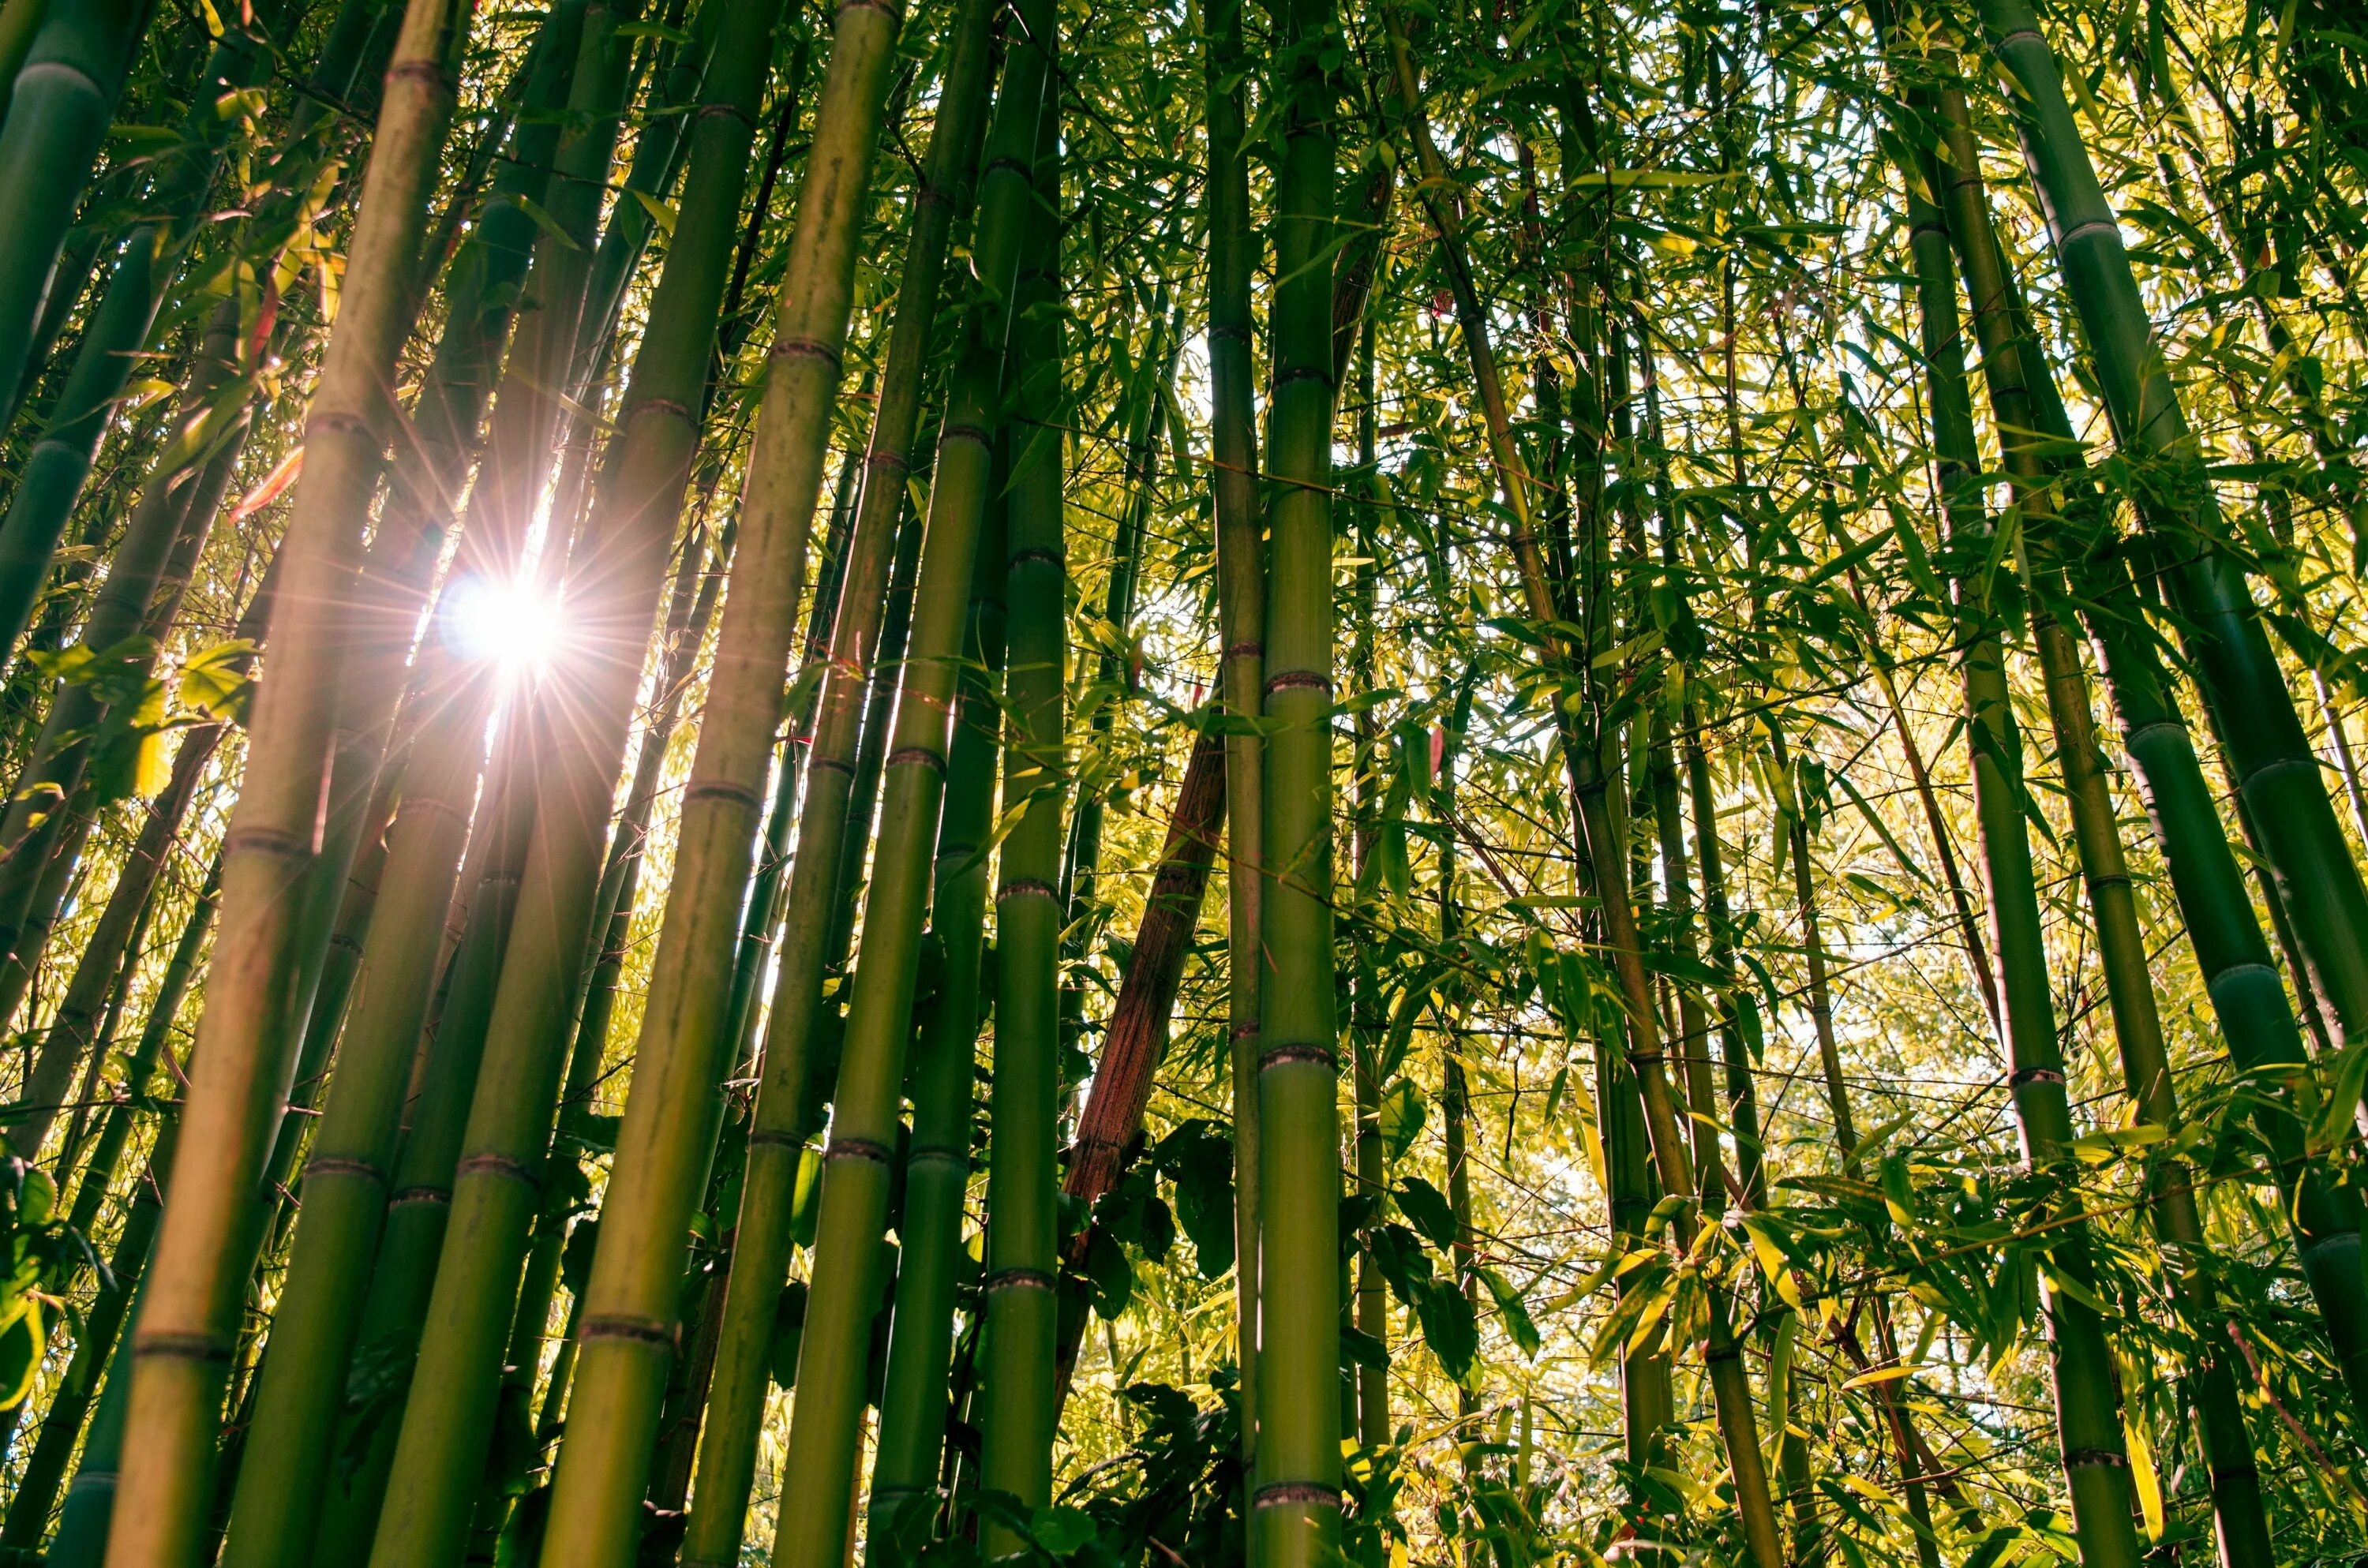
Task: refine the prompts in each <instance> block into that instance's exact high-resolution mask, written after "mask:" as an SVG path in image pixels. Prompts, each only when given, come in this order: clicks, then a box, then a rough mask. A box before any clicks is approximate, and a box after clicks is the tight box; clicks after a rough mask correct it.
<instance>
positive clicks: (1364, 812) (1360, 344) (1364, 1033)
mask: <svg viewBox="0 0 2368 1568" xmlns="http://www.w3.org/2000/svg"><path fill="white" fill-rule="evenodd" d="M1373 385H1374V382H1373V318H1372V314H1371V313H1370V312H1368V313H1367V314H1366V316H1365V317H1364V320H1363V322H1362V324H1361V325H1360V328H1359V330H1358V333H1357V391H1358V398H1357V483H1356V500H1355V507H1356V510H1355V513H1354V516H1355V518H1356V551H1357V554H1358V556H1359V558H1360V562H1361V564H1360V565H1359V566H1358V568H1357V576H1356V589H1355V598H1354V600H1353V601H1352V602H1353V608H1352V609H1351V611H1350V620H1351V627H1352V630H1351V631H1350V637H1351V639H1352V641H1351V642H1350V644H1349V667H1350V668H1352V669H1359V670H1370V669H1372V667H1373V619H1374V604H1375V597H1376V589H1377V586H1378V585H1379V582H1380V576H1381V574H1380V572H1379V570H1378V569H1377V566H1376V563H1375V556H1374V553H1373V552H1374V551H1376V550H1377V549H1378V548H1379V544H1378V541H1377V540H1376V538H1375V532H1376V518H1375V517H1374V511H1375V505H1374V504H1375V502H1376V501H1377V499H1378V498H1379V493H1380V484H1381V481H1380V471H1379V468H1378V466H1377V465H1378V463H1379V461H1380V452H1379V447H1380V440H1381V414H1380V410H1379V408H1378V407H1377V405H1376V403H1375V402H1374V391H1373ZM1374 729H1375V720H1374V718H1373V710H1372V708H1370V707H1366V708H1360V709H1359V710H1357V719H1356V747H1355V751H1354V753H1353V759H1352V760H1351V762H1350V764H1349V778H1350V780H1351V784H1350V787H1351V789H1352V790H1354V791H1355V796H1354V805H1353V807H1352V814H1353V819H1354V824H1355V839H1354V842H1355V846H1356V861H1357V863H1356V881H1357V885H1358V886H1360V887H1365V886H1368V885H1370V882H1369V879H1370V878H1371V877H1372V876H1373V875H1375V874H1376V873H1375V872H1374V871H1373V870H1372V869H1371V868H1372V863H1373V862H1372V856H1373V846H1374V841H1375V837H1376V835H1377V834H1378V832H1379V813H1380V808H1381V801H1380V796H1379V791H1380V789H1381V779H1380V777H1379V775H1378V774H1377V772H1376V770H1375V769H1376V766H1377V762H1376V758H1377V753H1376V749H1375V744H1374V741H1375V737H1374ZM1452 853H1453V848H1452V840H1450V841H1448V843H1447V844H1446V845H1445V846H1442V858H1441V862H1440V864H1441V868H1442V869H1441V881H1440V920H1441V923H1442V930H1441V933H1440V945H1441V946H1442V947H1444V946H1445V945H1446V940H1447V938H1446V933H1445V930H1444V928H1443V927H1444V925H1445V923H1446V922H1447V921H1448V920H1449V918H1450V916H1449V915H1448V913H1447V912H1448V908H1449V902H1450V901H1451V899H1452V893H1451V892H1450V891H1449V889H1448V887H1447V873H1446V871H1445V869H1444V868H1445V867H1446V865H1447V863H1448V861H1447V857H1449V856H1452ZM1351 945H1352V947H1354V948H1355V949H1356V950H1357V958H1356V960H1355V968H1354V971H1353V977H1352V980H1351V984H1352V985H1353V986H1354V987H1355V990H1354V993H1353V994H1352V996H1351V998H1350V1001H1349V1042H1350V1058H1351V1061H1352V1062H1353V1071H1354V1074H1355V1081H1356V1102H1357V1122H1356V1142H1355V1145H1354V1147H1353V1150H1352V1152H1351V1159H1352V1162H1353V1164H1354V1167H1355V1170H1356V1184H1357V1186H1356V1190H1357V1192H1358V1193H1359V1194H1360V1196H1363V1197H1365V1198H1366V1199H1369V1200H1370V1201H1372V1202H1374V1203H1379V1202H1380V1201H1381V1194H1382V1191H1383V1187H1384V1186H1385V1184H1386V1181H1387V1176H1388V1173H1387V1171H1386V1170H1385V1169H1384V1168H1383V1167H1384V1165H1385V1163H1386V1162H1385V1160H1384V1157H1383V1155H1384V1152H1383V1144H1382V1080H1381V1074H1380V1062H1379V1053H1380V1051H1381V1045H1382V1030H1383V1025H1384V1023H1385V1016H1384V1015H1385V1010H1384V1008H1383V1002H1382V994H1381V976H1380V975H1379V974H1377V973H1376V972H1375V966H1374V964H1373V961H1372V957H1371V956H1370V954H1369V953H1367V952H1366V951H1365V950H1364V946H1363V944H1361V943H1353V942H1352V944H1351ZM1353 1311H1354V1314H1355V1319H1356V1326H1357V1331H1358V1332H1359V1333H1360V1334H1362V1335H1366V1336H1367V1337H1368V1338H1370V1339H1372V1340H1373V1341H1374V1342H1375V1343H1376V1344H1378V1345H1380V1346H1382V1347H1383V1352H1384V1355H1386V1352H1387V1350H1388V1346H1389V1337H1390V1298H1389V1282H1388V1281H1387V1280H1386V1279H1384V1278H1383V1276H1382V1269H1381V1265H1380V1263H1379V1261H1378V1260H1376V1259H1375V1258H1374V1257H1373V1256H1372V1255H1371V1254H1370V1253H1366V1254H1362V1255H1360V1256H1359V1257H1358V1259H1357V1286H1356V1301H1355V1305H1354V1308H1353ZM1354 1379H1355V1382H1356V1387H1357V1412H1356V1415H1357V1419H1356V1424H1355V1429H1356V1433H1357V1441H1358V1442H1359V1444H1360V1445H1361V1446H1362V1447H1364V1448H1365V1449H1368V1450H1375V1451H1377V1450H1379V1449H1381V1448H1382V1447H1383V1445H1384V1444H1386V1443H1387V1442H1388V1441H1389V1440H1390V1373H1389V1368H1388V1366H1387V1365H1386V1364H1384V1365H1383V1366H1380V1367H1368V1366H1361V1365H1360V1366H1359V1367H1358V1368H1357V1369H1356V1371H1355V1373H1354Z"/></svg>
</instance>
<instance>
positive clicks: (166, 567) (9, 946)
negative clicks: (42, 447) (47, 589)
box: [0, 301, 246, 1018]
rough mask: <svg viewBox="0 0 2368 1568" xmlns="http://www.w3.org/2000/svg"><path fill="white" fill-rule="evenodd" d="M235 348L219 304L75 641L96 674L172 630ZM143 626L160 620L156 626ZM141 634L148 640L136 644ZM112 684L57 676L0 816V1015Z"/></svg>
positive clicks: (26, 961)
mask: <svg viewBox="0 0 2368 1568" xmlns="http://www.w3.org/2000/svg"><path fill="white" fill-rule="evenodd" d="M237 347H238V309H237V305H236V303H235V301H225V303H224V304H223V305H222V307H220V308H218V309H216V310H215V311H214V312H213V313H212V315H211V320H210V321H209V323H208V325H207V328H206V334H205V339H204V347H203V348H202V349H201V350H200V351H199V355H198V356H197V358H196V359H195V361H194V363H193V365H192V367H191V369H190V371H189V375H188V380H187V381H186V382H185V383H184V385H183V387H182V392H181V397H180V399H179V414H180V417H181V418H182V420H183V421H185V425H184V434H183V435H182V436H181V437H179V438H176V440H174V441H173V442H171V443H168V445H167V447H166V449H165V451H164V452H163V453H162V454H160V455H159V456H158V458H157V459H156V460H155V462H154V463H153V464H152V465H151V466H150V468H149V470H148V472H147V474H146V476H145V480H144V483H142V489H141V494H140V500H139V502H138V504H137V505H136V506H134V507H133V508H132V514H131V520H130V521H129V522H127V523H126V524H125V526H124V528H123V532H122V535H121V537H120V539H119V540H118V541H117V543H116V547H115V549H114V551H113V552H112V553H111V555H110V557H109V560H108V574H107V578H106V582H105V584H104V585H102V586H101V588H100V589H99V592H98V595H97V598H96V600H95V601H94V602H93V604H92V606H91V611H90V615H89V617H88V619H86V620H85V622H84V624H83V630H82V634H81V636H80V637H79V638H78V639H77V642H76V645H77V646H78V647H80V648H82V649H84V650H85V651H86V652H87V653H89V654H90V655H91V657H92V658H93V659H94V660H95V661H97V664H98V665H99V666H100V667H102V668H107V669H109V670H110V671H111V672H116V673H121V674H124V675H133V674H144V673H145V671H146V670H147V669H148V668H150V667H153V665H154V662H155V659H156V648H155V645H154V632H156V631H163V630H164V629H165V627H167V626H169V625H170V624H171V620H172V615H171V613H170V610H171V609H172V608H177V606H178V602H179V593H180V591H181V589H183V588H184V587H186V586H187V585H188V566H189V565H190V564H191V562H193V560H194V557H195V554H196V551H197V549H198V548H199V547H201V546H202V544H203V541H204V539H205V537H206V534H207V532H208V531H209V530H210V529H211V527H212V525H213V520H214V511H215V508H214V506H213V503H214V502H215V501H217V500H219V498H220V494H221V488H220V487H221V484H222V483H224V482H226V481H227V478H228V473H227V469H226V468H225V467H222V465H221V464H220V461H219V460H220V459H221V457H222V454H223V452H224V451H225V450H227V449H228V446H229V444H230V443H231V442H233V441H234V440H235V439H236V437H237V436H238V434H239V432H240V431H241V430H242V429H243V420H244V416H245V412H246V399H245V395H244V392H245V389H244V387H243V386H242V385H241V384H240V382H239V381H237V380H236V379H234V375H233V372H234V370H235V365H234V363H233V358H234V356H235V355H236V353H237ZM152 622H155V623H157V624H155V626H154V629H153V631H152V629H151V623H152ZM143 632H148V633H149V634H150V636H149V641H148V642H144V643H143V642H137V641H135V639H138V638H140V637H141V636H142V633H143ZM109 688H110V687H109V684H108V683H97V682H92V681H87V680H85V681H72V680H68V679H65V678H63V676H61V677H60V678H59V679H58V680H57V681H56V682H55V683H54V686H53V690H54V695H53V696H52V698H51V703H50V711H49V717H48V719H47V720H46V721H45V722H43V724H42V726H41V732H40V738H39V739H38V740H37V741H36V742H35V749H34V755H33V756H32V759H31V760H30V761H29V762H28V765H27V766H26V767H25V769H24V771H23V773H22V774H20V775H19V776H18V778H17V788H16V790H15V791H14V792H13V795H12V797H11V799H10V801H9V802H8V807H7V811H6V814H5V816H0V850H5V852H6V860H5V861H0V950H5V951H6V953H7V954H8V957H9V960H10V965H11V969H10V975H9V983H7V984H6V987H5V988H0V1018H6V1017H8V1016H10V1015H11V1014H13V1013H14V1012H15V1010H16V1009H17V1006H19V1005H20V1004H21V1003H22V1001H23V997H24V992H23V983H24V981H25V980H26V979H27V978H29V974H30V971H31V970H32V967H33V966H34V965H35V964H36V963H37V962H39V960H40V951H41V947H42V945H43V943H44V942H45V940H46V938H47V937H48V935H49V931H50V928H51V926H52V925H53V924H54V922H55V919H56V916H57V912H58V908H59V905H60V903H61V902H62V898H63V892H64V884H63V881H61V880H60V879H59V877H58V875H57V873H58V871H59V869H61V868H63V867H65V866H70V865H72V864H73V860H72V856H73V855H74V853H76V852H77V851H78V848H79V841H78V839H79V835H80V834H83V833H86V832H87V831H88V823H89V819H90V816H91V814H92V812H94V811H95V810H96V809H97V803H96V802H95V801H93V800H92V799H91V798H90V796H89V795H88V793H87V792H85V790H84V783H85V778H86V776H87V774H88V770H89V766H90V762H91V759H92V756H93V753H94V751H95V749H96V739H95V732H96V729H97V724H98V722H99V720H100V719H101V717H102V716H103V715H104V714H105V713H106V711H107V709H108V702H107V700H106V699H105V698H104V696H103V695H102V693H103V692H104V691H105V690H107V689H109Z"/></svg>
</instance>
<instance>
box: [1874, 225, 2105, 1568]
mask: <svg viewBox="0 0 2368 1568" xmlns="http://www.w3.org/2000/svg"><path fill="white" fill-rule="evenodd" d="M1907 211H1908V233H1909V246H1910V251H1911V254H1912V258H1913V261H1914V264H1915V268H1916V278H1917V289H1918V307H1919V315H1920V318H1921V322H1922V330H1923V339H1922V347H1923V350H1924V358H1925V372H1926V382H1927V386H1928V389H1929V392H1930V417H1931V421H1932V429H1933V448H1934V450H1935V452H1936V453H1937V455H1938V467H1939V471H1940V489H1941V495H1942V497H1943V499H1944V501H1945V503H1946V505H1947V506H1948V511H1949V521H1950V528H1951V535H1952V548H1953V549H1954V550H1956V551H1959V552H1961V554H1962V555H1963V557H1964V559H1965V560H1966V561H1967V562H1972V564H1970V565H1968V566H1966V567H1965V568H1964V570H1962V571H1961V573H1960V575H1959V579H1958V590H1957V591H1958V614H1959V617H1960V619H1961V622H1962V624H1963V627H1964V631H1963V632H1962V633H1961V641H1962V644H1963V647H1964V652H1963V653H1962V655H1961V669H1962V671H1963V674H1964V689H1965V712H1966V723H1967V728H1968V730H1969V732H1972V734H1971V745H1970V752H1971V762H1972V773H1973V780H1974V800H1975V820H1976V822H1977V823H1978V824H1979V826H1980V831H1981V854H1982V864H1983V869H1984V870H1985V872H1986V874H1987V881H1988V884H1989V916H1990V930H1991V937H1992V941H1993V945H1994V949H1995V950H1996V952H1997V954H1998V965H1999V987H1998V1000H1999V1007H2000V1012H2001V1015H2002V1022H2003V1025H2004V1028H2003V1029H2002V1031H2001V1033H2002V1036H2003V1038H2002V1039H2001V1040H2000V1041H1999V1046H2000V1049H2001V1051H2002V1053H2003V1054H2004V1055H2005V1056H2006V1057H2007V1059H2008V1062H2009V1085H2010V1089H2011V1093H2012V1096H2013V1100H2014V1108H2015V1117H2016V1122H2017V1126H2018V1128H2019V1130H2020V1131H2021V1139H2022V1145H2023V1153H2024V1157H2025V1159H2026V1160H2027V1161H2028V1162H2029V1163H2030V1165H2031V1166H2032V1169H2033V1170H2034V1171H2037V1172H2041V1173H2047V1174H2050V1175H2051V1176H2053V1178H2054V1180H2055V1182H2056V1183H2058V1184H2059V1185H2060V1187H2061V1189H2062V1190H2061V1196H2060V1198H2059V1199H2057V1201H2056V1203H2055V1205H2053V1207H2055V1208H2056V1209H2058V1210H2065V1209H2071V1210H2076V1211H2077V1208H2078V1203H2079V1197H2078V1185H2077V1172H2078V1165H2077V1164H2076V1163H2075V1162H2073V1161H2072V1160H2070V1159H2069V1158H2068V1157H2067V1154H2066V1144H2068V1143H2069V1142H2071V1141H2072V1137H2073V1128H2072V1113H2071V1106H2070V1102H2069V1099H2068V1098H2067V1096H2066V1087H2065V1076H2064V1061H2063V1056H2062V1053H2061V1051H2059V1049H2058V1047H2057V1044H2056V1033H2055V1005H2054V998H2053V996H2052V994H2051V993H2050V986H2049V980H2048V972H2047V952H2046V948H2045V945H2044V937H2043V935H2042V932H2041V926H2040V919H2039V900H2038V893H2037V889H2036V883H2035V878H2034V871H2033V868H2032V858H2031V842H2030V833H2029V827H2028V824H2026V822H2025V819H2024V814H2023V809H2022V803H2021V796H2022V792H2023V790H2024V789H2025V788H2026V786H2025V785H2024V783H2023V778H2022V772H2021V736H2020V734H2019V733H2018V730H2017V726H2016V723H2015V720H2014V714H2013V710H2012V707H2011V702H2010V699H2009V695H2008V691H2007V685H2006V671H2005V665H2004V662H2003V655H2002V653H2001V650H2000V647H1999V642H1998V631H1997V625H1996V619H1995V618H1996V614H1997V612H1996V610H1995V608H1993V607H1992V605H1991V604H1990V602H1989V598H1988V585H1987V581H1986V580H1985V578H1984V577H1983V576H1982V575H1981V574H1980V568H1979V562H1980V561H1981V559H1982V552H1984V551H1986V548H1987V547H1986V545H1985V544H1984V543H1983V541H1984V540H1986V539H1987V535H1988V530H1989V527H1990V524H1989V520H1988V519H1987V517H1985V516H1983V513H1982V503H1981V499H1980V495H1979V492H1978V491H1977V489H1976V488H1975V478H1976V475H1977V474H1978V473H1979V472H1980V460H1979V455H1978V450H1977V449H1976V447H1975V436H1974V426H1973V412H1972V404H1971V402H1970V400H1969V398H1968V396H1967V393H1966V391H1965V381H1964V348H1963V347H1962V343H1961V339H1960V335H1959V329H1958V324H1957V303H1956V283H1955V277H1954V273H1955V268H1954V267H1953V266H1952V263H1951V260H1950V256H1949V248H1948V236H1947V233H1946V231H1945V229H1944V227H1943V225H1942V222H1941V214H1940V213H1939V212H1938V211H1937V210H1933V209H1932V208H1931V206H1930V204H1929V203H1928V202H1926V201H1925V200H1924V199H1923V198H1922V197H1921V196H1920V195H1919V194H1918V191H1917V190H1916V189H1915V188H1914V187H1912V186H1911V187H1910V188H1909V190H1908V193H1907ZM2057 1238H2058V1239H2057V1240H2056V1242H2055V1245H2054V1247H2053V1249H2052V1252H2053V1256H2054V1260H2055V1268H2056V1269H2057V1270H2059V1271H2060V1273H2061V1275H2062V1276H2063V1277H2064V1278H2069V1279H2071V1280H2073V1281H2074V1282H2075V1283H2076V1284H2077V1285H2079V1286H2080V1287H2081V1288H2083V1289H2085V1288H2086V1287H2087V1281H2088V1279H2089V1256H2088V1232H2087V1226H2086V1223H2085V1221H2077V1222H2074V1223H2071V1224H2068V1225H2066V1226H2064V1227H2063V1228H2061V1229H2060V1230H2059V1231H2058V1232H2057ZM2043 1301H2044V1306H2045V1310H2046V1312H2047V1317H2048V1324H2049V1330H2050V1332H2049V1336H2048V1348H2049V1352H2050V1356H2049V1359H2050V1362H2051V1364H2052V1367H2053V1370H2054V1374H2055V1395H2056V1430H2057V1436H2058V1439H2059V1443H2060V1449H2061V1455H2062V1463H2063V1466H2064V1472H2065V1480H2066V1485H2067V1487H2068V1489H2069V1491H2070V1494H2071V1499H2072V1515H2073V1528H2074V1531H2075V1533H2076V1535H2077V1536H2078V1540H2079V1542H2080V1548H2081V1556H2082V1560H2083V1561H2084V1562H2087V1563H2089V1564H2090V1565H2091V1568H2124V1565H2131V1564H2135V1562H2137V1560H2138V1545H2137V1536H2136V1532H2135V1529H2134V1528H2132V1525H2131V1515H2132V1508H2133V1498H2132V1495H2131V1491H2130V1471H2129V1460H2128V1457H2127V1455H2126V1453H2125V1452H2124V1443H2123V1436H2122V1422H2121V1409H2120V1404H2121V1401H2120V1398H2119V1393H2118V1391H2117V1390H2116V1389H2115V1388H2114V1386H2113V1384H2112V1378H2111V1369H2112V1351H2111V1350H2110V1348H2109V1347H2108V1346H2107V1343H2106V1339H2105V1333H2104V1325H2103V1323H2102V1321H2101V1319H2100V1315H2099V1314H2098V1312H2096V1310H2095V1309H2094V1308H2092V1307H2090V1306H2089V1305H2088V1303H2087V1302H2085V1301H2082V1300H2080V1299H2079V1297H2078V1295H2077V1294H2075V1293H2074V1292H2073V1291H2071V1290H2066V1289H2064V1288H2062V1287H2060V1286H2057V1285H2056V1284H2055V1283H2054V1282H2053V1281H2052V1280H2051V1281H2050V1282H2049V1283H2048V1284H2047V1285H2046V1286H2045V1287H2044V1290H2043Z"/></svg>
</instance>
